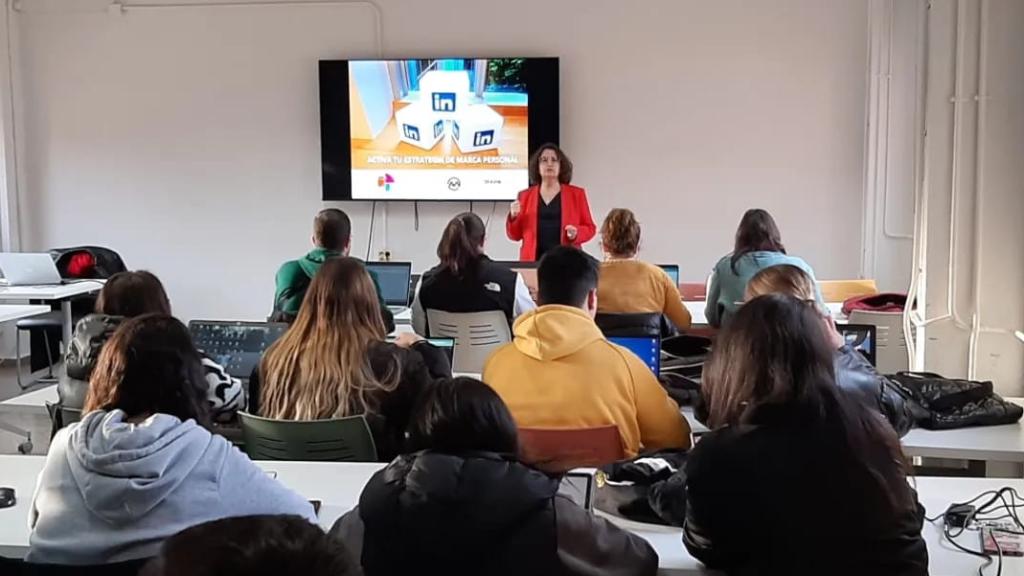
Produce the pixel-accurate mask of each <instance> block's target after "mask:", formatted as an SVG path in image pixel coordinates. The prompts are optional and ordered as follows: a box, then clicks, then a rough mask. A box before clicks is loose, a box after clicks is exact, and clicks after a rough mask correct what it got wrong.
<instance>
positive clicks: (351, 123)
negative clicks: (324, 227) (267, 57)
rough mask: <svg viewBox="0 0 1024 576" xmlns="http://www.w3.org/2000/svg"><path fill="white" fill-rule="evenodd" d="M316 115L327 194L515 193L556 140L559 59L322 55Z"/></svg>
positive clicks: (472, 196)
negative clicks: (541, 150)
mask: <svg viewBox="0 0 1024 576" xmlns="http://www.w3.org/2000/svg"><path fill="white" fill-rule="evenodd" d="M320 120H321V156H322V161H323V199H324V200H402V201H416V200H442V201H443V200H460V201H466V200H470V201H511V200H515V198H516V193H517V192H519V191H520V190H522V189H524V188H526V187H527V186H528V185H529V176H528V164H529V158H530V153H531V152H532V151H533V150H535V149H536V148H537V147H538V146H540V145H541V144H544V143H545V142H555V143H557V142H558V59H557V58H437V59H415V60H412V59H410V60H329V61H328V60H325V61H321V62H320Z"/></svg>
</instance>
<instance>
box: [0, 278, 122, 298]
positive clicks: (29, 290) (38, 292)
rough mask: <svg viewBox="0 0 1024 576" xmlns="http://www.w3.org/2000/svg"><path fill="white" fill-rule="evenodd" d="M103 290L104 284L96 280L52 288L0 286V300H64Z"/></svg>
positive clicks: (57, 285)
mask: <svg viewBox="0 0 1024 576" xmlns="http://www.w3.org/2000/svg"><path fill="white" fill-rule="evenodd" d="M102 288H103V283H102V282H99V281H96V280H85V281H82V282H73V283H71V284H54V285H50V286H0V300H63V299H65V298H71V297H73V296H81V295H82V294H90V293H92V292H99V291H100V290H101V289H102Z"/></svg>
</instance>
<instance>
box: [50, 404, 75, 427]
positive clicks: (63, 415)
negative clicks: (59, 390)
mask: <svg viewBox="0 0 1024 576" xmlns="http://www.w3.org/2000/svg"><path fill="white" fill-rule="evenodd" d="M46 412H47V414H49V415H50V424H52V429H53V432H57V430H60V429H61V428H64V427H65V426H67V425H69V424H74V423H75V422H78V421H79V420H81V419H82V410H81V409H78V408H68V407H67V406H61V405H60V404H55V403H53V402H47V403H46Z"/></svg>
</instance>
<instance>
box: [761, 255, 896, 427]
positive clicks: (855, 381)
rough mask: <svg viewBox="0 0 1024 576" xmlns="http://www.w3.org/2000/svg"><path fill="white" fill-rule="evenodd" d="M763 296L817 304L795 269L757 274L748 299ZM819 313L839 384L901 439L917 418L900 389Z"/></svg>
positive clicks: (809, 281) (783, 267)
mask: <svg viewBox="0 0 1024 576" xmlns="http://www.w3.org/2000/svg"><path fill="white" fill-rule="evenodd" d="M764 294H788V295H790V296H793V297H794V298H797V299H799V300H807V301H814V280H812V279H811V277H810V276H808V275H807V273H806V272H804V271H803V270H801V269H799V268H797V267H796V266H790V265H788V264H783V265H780V266H772V267H771V268H765V269H764V270H761V271H760V272H758V273H757V274H755V275H754V277H753V278H751V279H750V283H749V284H747V294H746V299H747V300H753V299H754V298H757V297H758V296H761V295H764ZM818 312H819V314H820V316H821V323H822V326H823V327H824V329H825V335H826V337H827V338H828V342H829V343H830V344H831V345H832V348H833V350H835V353H834V354H833V356H834V359H835V373H836V384H838V385H839V387H840V388H842V389H844V390H846V391H847V392H849V393H850V394H851V395H852V396H853V397H856V398H860V399H861V400H863V401H864V403H865V405H866V406H867V407H869V408H871V409H873V410H876V411H878V412H879V413H881V414H882V415H883V416H885V418H886V419H887V420H888V421H889V423H890V424H892V427H893V429H895V430H896V434H897V435H898V436H903V435H904V434H906V433H907V432H909V431H910V429H911V428H913V427H914V416H913V414H911V412H910V405H909V404H907V401H906V399H905V398H904V397H903V394H901V393H900V391H899V388H897V387H896V385H894V384H893V383H892V382H890V381H889V379H888V378H886V377H885V376H882V375H881V374H879V373H878V371H877V370H875V367H874V366H872V365H871V363H870V362H868V360H867V358H864V356H863V355H862V354H861V353H860V352H858V351H857V350H855V349H854V348H853V346H850V345H848V344H847V343H846V341H845V340H844V339H843V336H842V334H840V333H839V331H838V330H836V324H835V322H833V321H832V318H831V317H829V315H828V314H827V313H825V312H823V311H822V310H821V309H820V308H818Z"/></svg>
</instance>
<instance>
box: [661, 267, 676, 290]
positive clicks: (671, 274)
mask: <svg viewBox="0 0 1024 576" xmlns="http://www.w3.org/2000/svg"><path fill="white" fill-rule="evenodd" d="M658 268H661V269H662V270H664V271H665V273H666V274H668V277H669V278H671V279H672V283H673V284H675V285H676V286H679V266H676V265H675V264H658Z"/></svg>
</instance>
